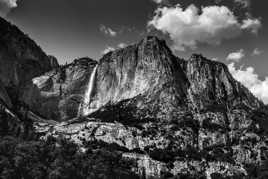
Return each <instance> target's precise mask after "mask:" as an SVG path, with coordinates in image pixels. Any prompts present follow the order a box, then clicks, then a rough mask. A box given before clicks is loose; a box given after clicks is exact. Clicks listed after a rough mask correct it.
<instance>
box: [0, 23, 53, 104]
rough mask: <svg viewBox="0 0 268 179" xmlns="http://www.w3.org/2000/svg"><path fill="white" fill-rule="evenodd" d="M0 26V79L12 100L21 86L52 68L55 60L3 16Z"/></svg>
mask: <svg viewBox="0 0 268 179" xmlns="http://www.w3.org/2000/svg"><path fill="white" fill-rule="evenodd" d="M0 27H1V28H0V81H1V83H2V84H3V87H4V88H7V89H8V90H7V92H8V93H10V96H11V97H12V100H16V99H17V98H18V97H19V95H18V94H19V91H20V88H21V87H23V86H24V85H25V84H26V83H28V82H30V81H31V79H32V78H33V77H36V76H40V75H41V74H43V73H44V72H46V71H50V70H52V68H53V67H54V66H53V65H55V63H57V62H55V59H54V60H52V59H50V58H49V57H48V56H47V55H46V54H45V53H44V52H43V51H42V49H41V48H40V47H39V46H38V45H37V44H36V43H35V42H34V41H33V40H31V39H30V38H29V37H28V36H27V35H26V34H24V33H23V32H21V31H20V30H19V29H18V28H17V27H16V26H14V25H12V24H10V23H9V22H7V21H6V20H5V19H3V18H0ZM52 61H53V63H54V64H52Z"/></svg>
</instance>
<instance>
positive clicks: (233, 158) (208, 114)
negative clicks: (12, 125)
mask: <svg viewBox="0 0 268 179" xmlns="http://www.w3.org/2000/svg"><path fill="white" fill-rule="evenodd" d="M33 83H34V84H35V89H34V90H32V91H31V90H25V91H24V96H23V99H24V101H26V102H27V103H28V104H29V105H30V106H31V109H32V110H35V111H37V112H38V113H39V114H42V115H43V116H44V117H46V118H50V119H52V118H53V119H55V120H58V121H60V120H64V122H60V123H56V124H50V123H46V122H45V121H42V122H40V121H39V122H35V123H34V126H35V128H36V131H37V132H40V133H42V134H43V137H42V138H44V139H45V138H46V137H48V136H51V135H52V136H55V137H59V136H65V137H66V138H68V139H70V140H72V141H74V142H76V143H78V144H79V145H81V147H83V146H84V143H85V142H87V141H92V140H93V141H94V140H100V141H104V142H106V143H110V144H115V145H118V146H120V147H122V148H124V150H122V152H123V153H124V156H125V157H126V158H129V159H131V160H134V161H136V164H137V168H135V169H133V170H135V171H136V173H139V174H140V175H142V176H145V177H147V178H149V177H154V178H157V177H158V178H159V177H164V178H166V177H167V176H176V175H177V176H182V175H184V176H187V177H193V178H202V177H206V178H213V177H215V176H222V177H241V178H243V177H246V176H249V177H253V178H254V177H255V176H257V175H260V173H261V171H260V170H259V167H260V166H262V165H263V163H264V161H265V160H267V151H268V148H267V129H266V126H267V121H266V120H267V117H268V113H267V112H266V111H267V109H266V108H265V107H264V105H263V103H262V102H260V101H259V100H257V98H255V97H254V96H253V95H252V94H251V93H250V92H249V90H248V89H246V88H245V87H244V86H243V85H241V84H240V83H239V82H237V81H236V80H234V78H233V77H232V75H231V74H230V73H229V71H228V69H227V67H226V66H225V65H224V64H222V63H219V62H214V61H211V60H208V59H206V58H205V57H203V56H202V55H197V54H195V55H193V56H192V57H191V58H190V59H189V60H183V59H179V58H177V57H175V56H174V55H173V54H172V53H171V51H170V50H169V48H168V47H167V46H166V44H165V42H164V41H162V40H159V39H157V38H156V37H147V38H145V39H143V40H142V41H140V42H139V43H137V44H134V45H131V46H129V47H126V48H124V49H119V50H116V51H114V52H110V53H108V54H106V55H105V56H104V57H103V58H102V59H100V60H99V62H96V61H93V60H90V59H80V60H76V61H74V62H73V63H72V64H70V65H67V66H64V67H61V68H58V69H57V70H54V71H51V72H49V73H46V74H45V75H43V76H41V77H37V78H34V79H33ZM33 91H35V93H36V98H35V97H33V94H34V93H33ZM36 99H38V100H39V102H37V103H39V104H41V105H39V106H38V107H36V105H38V104H36V103H34V102H35V101H36ZM31 100H32V101H31ZM38 100H37V101H38ZM84 111H86V112H84Z"/></svg>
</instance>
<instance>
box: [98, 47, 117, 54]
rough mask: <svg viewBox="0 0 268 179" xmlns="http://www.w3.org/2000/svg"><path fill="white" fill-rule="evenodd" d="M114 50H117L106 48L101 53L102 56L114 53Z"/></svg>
mask: <svg viewBox="0 0 268 179" xmlns="http://www.w3.org/2000/svg"><path fill="white" fill-rule="evenodd" d="M114 50H115V48H113V47H110V46H108V47H106V49H104V50H103V51H102V52H101V54H102V55H105V54H106V53H109V52H112V51H114Z"/></svg>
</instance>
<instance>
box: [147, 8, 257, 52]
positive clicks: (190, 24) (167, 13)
mask: <svg viewBox="0 0 268 179" xmlns="http://www.w3.org/2000/svg"><path fill="white" fill-rule="evenodd" d="M148 27H153V28H155V29H157V30H159V31H161V32H163V33H164V34H167V35H169V37H170V39H171V40H172V41H173V48H174V49H175V50H185V48H192V49H194V48H196V47H197V45H198V44H199V43H206V44H211V45H219V44H220V43H221V41H222V40H224V39H231V38H234V37H236V36H238V35H240V34H241V33H242V32H243V31H250V32H253V33H257V32H258V30H259V28H260V27H261V22H260V20H259V19H253V18H247V19H244V20H243V21H242V22H239V21H238V18H237V17H236V16H235V15H234V13H233V12H232V11H231V10H230V9H229V8H228V7H226V6H217V5H215V6H207V7H202V8H201V10H200V9H199V8H197V7H196V6H195V5H190V6H188V7H187V8H186V9H183V8H182V7H181V6H180V4H178V5H176V6H175V7H159V8H158V9H157V10H156V11H155V15H154V17H153V18H152V19H151V20H150V21H149V22H148Z"/></svg>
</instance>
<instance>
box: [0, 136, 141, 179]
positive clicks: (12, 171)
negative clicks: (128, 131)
mask: <svg viewBox="0 0 268 179" xmlns="http://www.w3.org/2000/svg"><path fill="white" fill-rule="evenodd" d="M93 143H94V144H93ZM101 145H102V144H101V143H99V142H96V141H95V142H92V145H88V147H89V148H88V149H87V151H86V152H84V153H83V152H81V151H80V149H79V147H78V146H77V145H75V144H73V143H71V142H67V141H66V140H64V139H60V140H59V139H57V140H56V139H54V138H50V139H48V140H47V141H22V140H20V139H17V138H14V137H9V136H5V137H1V138H0V178H3V179H9V178H10V179H17V178H18V179H19V178H25V179H26V178H27V179H32V178H38V179H39V178H40V179H42V178H49V179H76V178H88V179H98V178H100V179H106V178H107V179H113V178H114V179H117V178H118V179H120V178H122V179H123V178H128V179H131V178H137V176H136V175H135V174H134V173H133V172H132V171H131V166H132V162H130V161H127V160H125V159H123V158H122V156H121V153H120V152H115V151H114V150H113V151H111V150H110V149H109V147H108V146H101ZM90 146H92V147H90Z"/></svg>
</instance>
